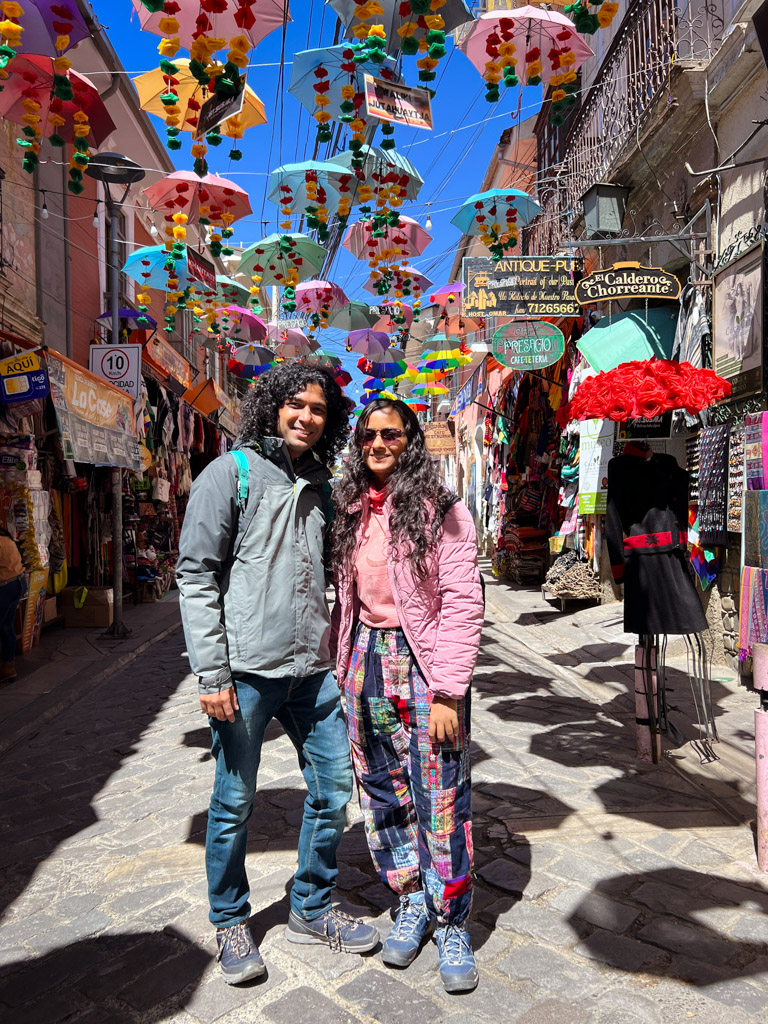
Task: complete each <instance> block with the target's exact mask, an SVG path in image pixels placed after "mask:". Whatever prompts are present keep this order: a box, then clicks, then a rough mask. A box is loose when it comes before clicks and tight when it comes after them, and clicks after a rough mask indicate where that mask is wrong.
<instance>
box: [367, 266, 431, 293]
mask: <svg viewBox="0 0 768 1024" xmlns="http://www.w3.org/2000/svg"><path fill="white" fill-rule="evenodd" d="M378 284H379V285H380V286H381V287H377V280H371V279H369V280H368V281H366V282H365V284H364V285H363V288H364V289H365V291H367V292H370V293H371V295H378V296H379V297H380V298H384V297H385V296H387V297H392V298H399V297H400V296H398V295H397V294H396V293H397V292H399V293H400V295H420V294H421V293H422V292H425V291H426V290H427V289H428V288H431V287H432V282H431V281H430V280H429V278H428V277H427V276H426V275H425V274H422V273H421V272H420V271H418V270H416V268H415V267H396V268H394V269H393V270H391V271H389V272H387V273H386V274H381V276H380V278H379V279H378Z"/></svg>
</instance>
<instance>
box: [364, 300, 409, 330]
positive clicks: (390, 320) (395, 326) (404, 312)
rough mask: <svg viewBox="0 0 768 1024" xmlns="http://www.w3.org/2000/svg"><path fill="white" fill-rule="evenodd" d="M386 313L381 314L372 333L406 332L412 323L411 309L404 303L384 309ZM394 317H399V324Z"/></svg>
mask: <svg viewBox="0 0 768 1024" xmlns="http://www.w3.org/2000/svg"><path fill="white" fill-rule="evenodd" d="M386 309H387V312H386V313H383V314H382V315H381V316H380V317H379V319H378V320H377V321H376V323H375V324H374V325H373V329H374V331H384V333H385V334H394V333H395V331H407V330H408V328H409V327H410V326H411V324H412V323H413V307H412V306H409V305H407V304H406V303H400V305H399V306H398V305H392V306H387V307H386ZM396 317H401V318H402V320H403V322H402V323H401V324H399V323H397V322H396V319H395V318H396Z"/></svg>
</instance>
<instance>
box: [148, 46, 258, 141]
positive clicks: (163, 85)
mask: <svg viewBox="0 0 768 1024" xmlns="http://www.w3.org/2000/svg"><path fill="white" fill-rule="evenodd" d="M173 63H174V65H175V66H176V68H177V69H178V71H177V72H176V73H175V74H174V76H173V82H172V86H173V91H174V93H175V94H176V95H177V96H178V97H179V100H178V103H177V104H176V106H177V107H178V111H179V115H180V116H179V121H178V128H179V130H180V131H183V132H192V131H194V130H195V128H196V127H197V117H198V114H199V112H200V107H201V106H202V105H203V103H205V101H206V100H207V99H208V97H209V95H210V93H209V91H208V89H205V88H203V86H201V85H200V83H199V82H198V81H197V79H196V78H195V77H194V76H193V75H192V74H191V72H190V70H189V59H188V58H187V57H178V58H176V59H175V60H174V61H173ZM221 70H222V71H223V70H224V68H223V67H222V68H221ZM133 84H134V85H135V86H136V91H137V92H138V94H139V102H140V104H141V109H142V110H146V111H147V113H149V114H156V115H157V116H158V117H162V118H164V119H167V115H168V110H169V108H168V107H167V106H166V105H165V104H164V103H163V101H162V100H161V98H160V97H161V96H164V95H167V93H168V84H169V82H168V78H167V76H166V75H164V74H163V72H162V71H161V70H160V68H155V69H154V70H152V71H147V72H145V73H144V74H143V75H139V76H138V77H137V78H134V79H133ZM266 123H267V114H266V111H265V110H264V104H263V103H262V102H261V100H260V99H259V97H258V96H257V95H256V93H255V92H254V91H253V89H251V88H250V86H248V85H246V87H245V98H244V100H243V109H242V110H241V111H240V113H239V114H233V115H232V117H230V118H228V119H227V120H226V121H224V123H223V124H222V125H221V134H222V135H226V136H227V137H228V138H235V139H237V138H240V137H241V136H242V133H243V132H244V131H247V129H248V128H254V127H255V126H256V125H259V124H266Z"/></svg>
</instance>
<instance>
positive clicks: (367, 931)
mask: <svg viewBox="0 0 768 1024" xmlns="http://www.w3.org/2000/svg"><path fill="white" fill-rule="evenodd" d="M285 937H286V939H288V941H289V942H298V943H299V944H301V945H305V946H306V945H312V944H314V943H318V942H320V943H323V944H324V945H326V946H330V947H331V951H332V952H333V953H368V952H369V951H370V950H372V949H373V948H374V947H375V946H377V945H378V943H379V933H378V932H377V931H376V929H375V928H374V927H373V925H371V924H366V923H365V921H360V920H358V919H357V918H354V917H351V916H350V915H349V914H345V913H344V912H343V911H342V910H335V909H334V910H328V911H326V913H325V914H323V915H322V916H321V917H316V918H315V919H314V920H313V921H306V920H305V919H304V918H303V917H299V915H298V914H296V913H294V911H291V914H290V917H289V918H288V927H287V928H286V929H285Z"/></svg>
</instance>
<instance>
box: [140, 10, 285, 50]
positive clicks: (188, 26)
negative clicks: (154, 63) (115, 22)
mask: <svg viewBox="0 0 768 1024" xmlns="http://www.w3.org/2000/svg"><path fill="white" fill-rule="evenodd" d="M133 6H134V7H135V8H136V11H137V12H138V15H139V24H140V25H141V27H142V29H144V31H145V32H152V33H153V35H156V36H164V35H166V34H167V33H165V32H163V31H162V30H161V29H160V22H161V21H162V19H163V18H166V17H167V14H166V12H165V11H164V10H163V5H162V4H161V5H160V9H159V10H157V11H149V10H147V8H146V7H145V6H144V4H143V3H142V0H133ZM175 6H176V5H175ZM177 6H178V7H179V8H180V10H179V11H178V12H177V13H176V15H175V17H176V20H177V21H178V23H179V29H178V32H173V33H171V34H172V35H174V36H178V37H179V42H180V43H181V45H182V46H183V47H184V49H185V50H188V49H189V48H190V46H191V45H192V43H193V42H194V41H195V39H197V37H198V36H199V35H201V34H202V35H206V36H209V37H211V38H213V39H223V40H224V41H225V42H224V44H223V45H226V43H228V42H229V40H230V39H231V38H232V37H233V36H241V35H243V36H245V37H246V39H247V40H248V42H249V43H250V44H251V46H256V44H257V43H260V42H261V40H262V39H264V38H265V36H268V35H269V33H270V32H274V30H275V29H276V28H280V27H281V26H282V24H283V19H284V18H285V14H284V11H287V9H288V4H287V3H285V2H284V0H245V2H244V3H243V2H241V0H221V2H219V3H218V4H217V5H216V6H218V7H219V8H221V10H220V12H216V13H206V12H205V11H204V10H202V9H201V8H202V5H201V3H200V0H177ZM208 6H209V7H210V6H212V5H210V4H209V5H208Z"/></svg>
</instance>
